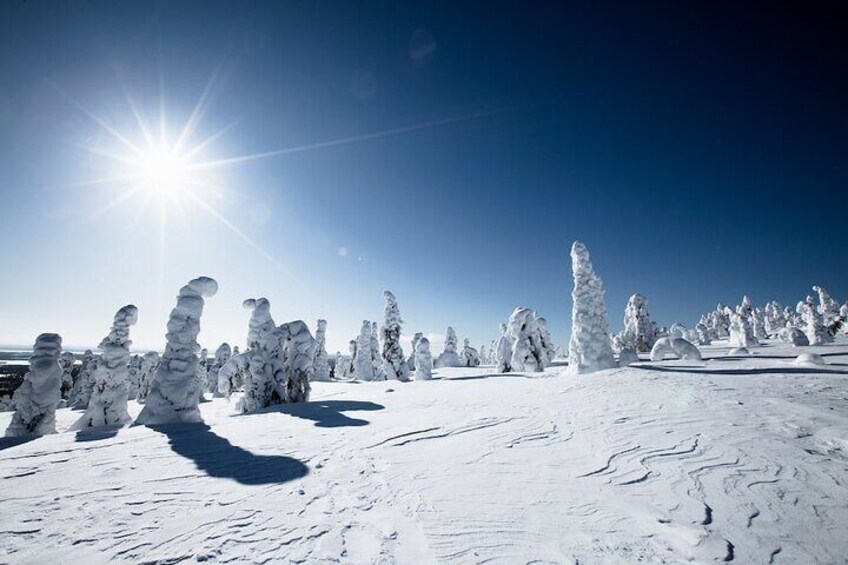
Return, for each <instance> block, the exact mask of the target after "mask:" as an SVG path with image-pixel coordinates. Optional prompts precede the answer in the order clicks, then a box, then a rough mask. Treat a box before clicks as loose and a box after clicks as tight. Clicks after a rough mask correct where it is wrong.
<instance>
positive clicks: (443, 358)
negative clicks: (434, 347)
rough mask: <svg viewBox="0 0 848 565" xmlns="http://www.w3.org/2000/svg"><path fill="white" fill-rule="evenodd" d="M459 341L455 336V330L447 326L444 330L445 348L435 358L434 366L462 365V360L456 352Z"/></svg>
mask: <svg viewBox="0 0 848 565" xmlns="http://www.w3.org/2000/svg"><path fill="white" fill-rule="evenodd" d="M458 344H459V341H458V340H457V337H456V332H455V331H454V330H453V328H452V327H450V326H448V329H447V330H445V349H444V351H442V352H441V353H440V354H439V356H438V357H437V358H436V363H435V365H436V367H437V368H439V367H462V360H461V359H460V358H459V353H458V352H457V345H458Z"/></svg>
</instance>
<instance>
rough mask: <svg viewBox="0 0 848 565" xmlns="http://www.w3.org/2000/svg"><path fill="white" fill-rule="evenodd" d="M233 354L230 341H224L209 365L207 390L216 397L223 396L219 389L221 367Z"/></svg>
mask: <svg viewBox="0 0 848 565" xmlns="http://www.w3.org/2000/svg"><path fill="white" fill-rule="evenodd" d="M232 356H233V350H232V349H231V348H230V344H229V343H222V344H221V345H219V346H218V349H216V350H215V358H214V359H213V360H212V365H211V366H210V367H209V373H208V374H207V378H206V392H208V393H209V394H211V395H212V396H213V397H214V398H220V397H221V396H223V394H222V393H221V392H220V391H219V390H218V373H220V372H221V367H223V366H224V365H226V364H227V361H229V360H230V357H232Z"/></svg>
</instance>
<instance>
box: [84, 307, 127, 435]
mask: <svg viewBox="0 0 848 565" xmlns="http://www.w3.org/2000/svg"><path fill="white" fill-rule="evenodd" d="M137 321H138V308H136V307H135V306H133V305H132V304H128V305H127V306H124V307H123V308H121V309H120V310H118V311H117V312H116V313H115V318H114V320H113V321H112V328H111V330H110V331H109V335H107V336H106V337H104V338H103V340H102V341H101V342H100V345H99V346H98V347H99V349H100V351H101V353H100V360H99V361H98V363H97V369H96V370H95V371H94V376H93V378H94V388H93V389H92V392H91V399H89V401H88V407H87V408H86V410H85V414H83V415H82V417H80V419H79V420H77V422H76V424H74V426H73V429H75V430H82V429H85V428H96V427H100V426H126V425H129V424H130V423H131V422H132V418H131V417H130V414H129V412H127V397H128V396H129V388H128V383H127V378H128V375H129V362H130V345H132V341H131V340H130V326H133V325H135V323H136V322H137Z"/></svg>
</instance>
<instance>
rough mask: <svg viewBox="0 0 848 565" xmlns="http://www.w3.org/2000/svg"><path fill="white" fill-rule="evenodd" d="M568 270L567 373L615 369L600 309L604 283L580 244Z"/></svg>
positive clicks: (574, 249) (602, 308) (603, 308)
mask: <svg viewBox="0 0 848 565" xmlns="http://www.w3.org/2000/svg"><path fill="white" fill-rule="evenodd" d="M571 270H572V273H573V276H574V290H573V291H572V293H571V297H572V302H573V306H572V311H571V340H570V341H569V343H568V372H569V373H570V374H585V373H593V372H595V371H602V370H604V369H609V368H611V367H615V364H616V363H615V358H614V357H613V353H612V346H611V345H610V332H609V323H608V322H607V310H606V306H604V283H603V281H601V278H600V277H599V276H598V275H596V274H595V271H594V269H593V268H592V263H591V261H590V260H589V250H588V249H587V248H586V246H585V245H584V244H583V243H582V242H580V241H575V242H574V244H573V245H572V246H571ZM514 357H515V356H514V355H513V358H514Z"/></svg>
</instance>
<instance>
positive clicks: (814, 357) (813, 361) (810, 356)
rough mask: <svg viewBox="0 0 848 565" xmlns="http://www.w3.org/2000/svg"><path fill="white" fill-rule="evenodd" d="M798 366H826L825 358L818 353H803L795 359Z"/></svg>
mask: <svg viewBox="0 0 848 565" xmlns="http://www.w3.org/2000/svg"><path fill="white" fill-rule="evenodd" d="M794 363H795V364H796V365H826V364H827V363H825V360H824V357H822V356H821V355H819V354H818V353H802V354H801V355H799V356H798V357H796V358H795V361H794Z"/></svg>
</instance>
